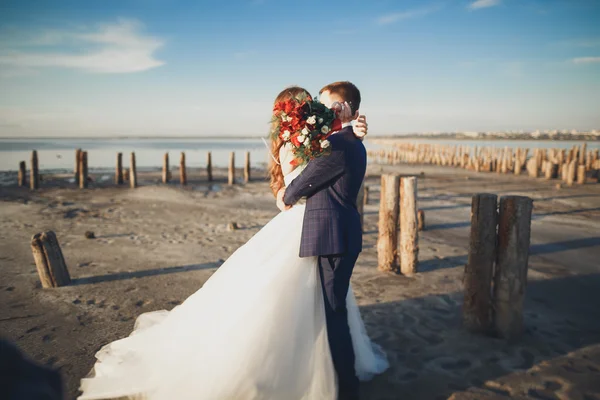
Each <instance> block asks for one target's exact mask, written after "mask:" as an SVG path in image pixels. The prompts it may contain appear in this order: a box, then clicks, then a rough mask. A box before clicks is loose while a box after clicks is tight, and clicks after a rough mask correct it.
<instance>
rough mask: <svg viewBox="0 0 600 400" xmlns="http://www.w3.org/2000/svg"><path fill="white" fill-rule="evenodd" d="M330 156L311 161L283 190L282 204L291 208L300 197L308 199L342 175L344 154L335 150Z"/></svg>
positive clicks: (333, 149)
mask: <svg viewBox="0 0 600 400" xmlns="http://www.w3.org/2000/svg"><path fill="white" fill-rule="evenodd" d="M331 147H332V151H331V154H329V155H326V156H321V157H318V158H315V159H313V160H311V161H310V162H309V163H308V165H307V166H306V169H304V171H302V173H301V174H300V176H299V177H297V178H296V179H294V180H293V181H292V183H290V185H289V186H288V187H287V188H286V189H285V194H284V196H283V202H284V203H285V204H286V205H289V206H292V205H294V204H296V202H298V200H300V198H302V197H310V196H312V195H313V194H315V193H316V192H318V191H319V190H321V189H322V188H323V187H325V186H327V185H328V184H330V183H331V182H333V181H335V180H336V179H337V178H339V177H340V176H341V175H342V174H343V173H344V165H345V160H344V152H343V151H342V150H341V149H335V148H334V147H336V146H333V143H332V146H331Z"/></svg>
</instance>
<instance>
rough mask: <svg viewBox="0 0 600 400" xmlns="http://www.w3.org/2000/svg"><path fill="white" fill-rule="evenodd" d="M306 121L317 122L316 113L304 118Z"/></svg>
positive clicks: (311, 123)
mask: <svg viewBox="0 0 600 400" xmlns="http://www.w3.org/2000/svg"><path fill="white" fill-rule="evenodd" d="M306 123H307V124H310V125H314V124H316V123H317V116H316V115H311V116H310V117H308V118H307V119H306Z"/></svg>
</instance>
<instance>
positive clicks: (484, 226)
mask: <svg viewBox="0 0 600 400" xmlns="http://www.w3.org/2000/svg"><path fill="white" fill-rule="evenodd" d="M497 208H498V198H497V197H496V195H495V194H486V193H484V194H477V195H475V196H473V199H472V201H471V235H470V239H469V257H468V261H467V265H466V266H465V275H464V278H463V283H464V288H465V289H464V290H465V297H464V303H463V324H464V326H465V328H466V329H467V330H469V331H470V332H476V333H487V332H489V331H490V328H491V326H492V325H491V323H492V297H491V290H492V276H493V271H494V262H495V260H496V225H497Z"/></svg>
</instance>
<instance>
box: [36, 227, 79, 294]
mask: <svg viewBox="0 0 600 400" xmlns="http://www.w3.org/2000/svg"><path fill="white" fill-rule="evenodd" d="M31 250H32V252H33V259H34V260H35V266H36V268H37V271H38V275H39V277H40V281H41V283H42V287H43V288H52V287H59V286H66V285H68V284H70V283H71V277H70V275H69V271H68V269H67V265H66V263H65V259H64V257H63V254H62V251H61V249H60V246H59V244H58V239H57V238H56V234H55V233H54V232H52V231H47V232H44V233H38V234H35V235H34V236H33V237H32V238H31Z"/></svg>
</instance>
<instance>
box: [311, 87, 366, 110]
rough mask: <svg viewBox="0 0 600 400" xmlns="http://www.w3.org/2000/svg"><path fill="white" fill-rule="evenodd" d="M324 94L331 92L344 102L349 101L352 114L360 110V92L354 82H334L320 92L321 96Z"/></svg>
mask: <svg viewBox="0 0 600 400" xmlns="http://www.w3.org/2000/svg"><path fill="white" fill-rule="evenodd" d="M323 92H329V93H331V94H334V95H336V96H339V97H340V98H341V99H342V101H347V102H348V104H350V109H351V110H352V114H354V113H356V112H357V111H358V109H359V108H360V90H358V88H357V87H356V86H354V84H353V83H352V82H348V81H343V82H342V81H340V82H333V83H330V84H329V85H327V86H325V87H324V88H323V89H321V90H320V91H319V94H322V93H323Z"/></svg>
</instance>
